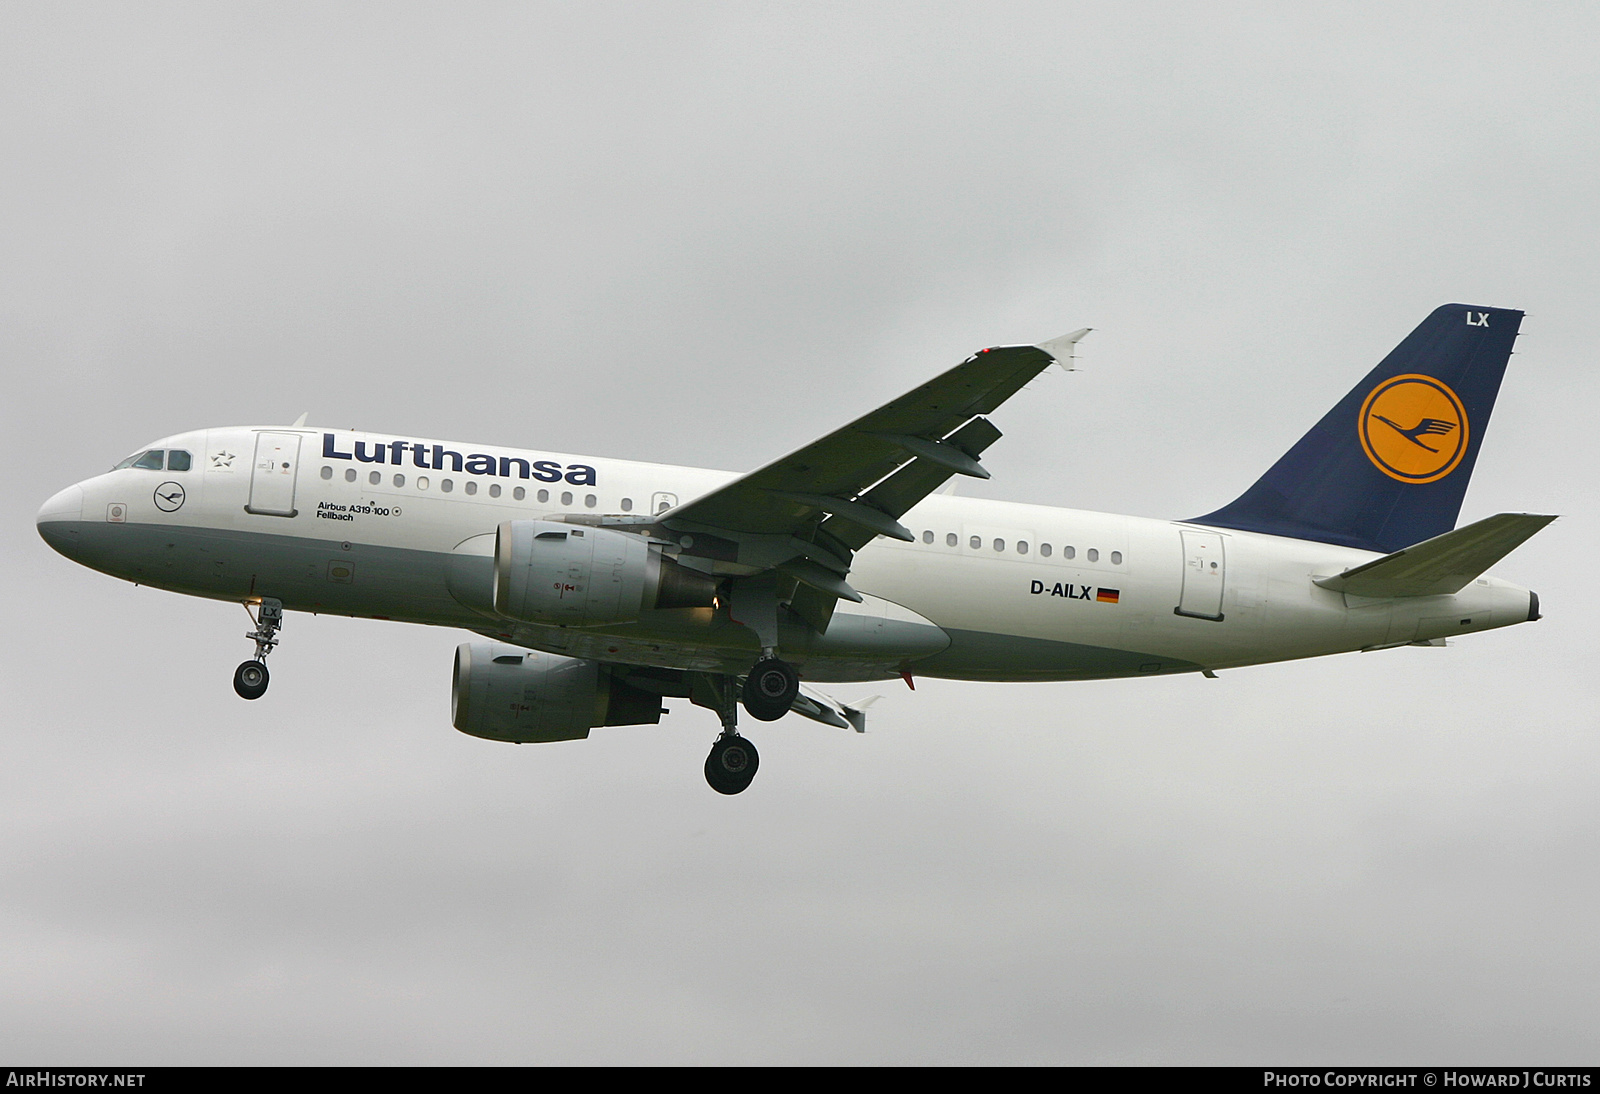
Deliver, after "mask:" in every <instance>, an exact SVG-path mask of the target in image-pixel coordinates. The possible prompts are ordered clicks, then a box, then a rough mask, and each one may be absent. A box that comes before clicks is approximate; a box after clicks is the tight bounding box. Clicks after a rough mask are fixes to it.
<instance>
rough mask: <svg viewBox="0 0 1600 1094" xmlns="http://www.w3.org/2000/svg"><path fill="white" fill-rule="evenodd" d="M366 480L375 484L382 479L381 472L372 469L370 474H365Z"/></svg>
mask: <svg viewBox="0 0 1600 1094" xmlns="http://www.w3.org/2000/svg"><path fill="white" fill-rule="evenodd" d="M367 481H368V482H370V483H371V484H372V485H373V486H377V485H378V484H379V483H380V482H382V481H383V472H381V471H374V472H373V473H372V474H370V475H368V476H367Z"/></svg>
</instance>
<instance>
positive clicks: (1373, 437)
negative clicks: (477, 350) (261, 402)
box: [38, 304, 1555, 794]
mask: <svg viewBox="0 0 1600 1094" xmlns="http://www.w3.org/2000/svg"><path fill="white" fill-rule="evenodd" d="M1521 321H1522V313H1521V312H1519V311H1509V310H1505V309H1499V308H1484V307H1477V306H1468V305H1461V304H1448V305H1445V306H1444V307H1441V308H1439V309H1437V310H1436V311H1434V312H1433V314H1432V315H1430V316H1428V318H1427V319H1425V320H1424V321H1423V322H1422V324H1421V325H1420V326H1419V327H1417V329H1416V330H1415V331H1413V332H1412V333H1411V334H1410V336H1408V337H1407V338H1406V339H1405V340H1404V341H1402V342H1401V343H1400V344H1399V346H1398V347H1396V348H1395V350H1394V351H1393V352H1391V353H1390V354H1389V355H1388V356H1387V357H1385V358H1384V360H1383V361H1382V363H1381V364H1379V365H1378V366H1377V368H1376V369H1374V370H1373V371H1372V372H1371V373H1370V374H1368V376H1367V377H1366V378H1365V379H1364V380H1362V381H1361V382H1360V383H1359V384H1357V385H1356V387H1355V388H1354V389H1353V390H1352V391H1351V392H1350V393H1349V394H1348V395H1346V396H1345V397H1344V399H1343V400H1341V401H1340V402H1339V403H1338V405H1336V406H1335V407H1334V408H1333V409H1332V410H1330V411H1329V412H1328V413H1327V415H1326V416H1324V417H1323V418H1322V420H1321V421H1320V422H1318V423H1317V424H1316V425H1315V426H1313V427H1312V429H1311V431H1310V432H1308V433H1307V434H1306V435H1305V436H1304V437H1303V438H1301V440H1300V441H1299V442H1298V443H1297V444H1295V445H1294V447H1293V448H1291V449H1290V450H1289V451H1288V452H1287V453H1286V454H1285V455H1284V456H1283V457H1282V458H1281V459H1280V460H1278V462H1277V463H1275V464H1274V465H1273V466H1272V467H1271V468H1270V469H1269V470H1268V471H1267V472H1266V474H1265V475H1263V476H1262V477H1261V478H1260V480H1259V481H1257V482H1256V483H1255V485H1253V486H1251V487H1250V489H1249V490H1247V491H1245V493H1244V494H1243V495H1241V496H1240V497H1239V498H1238V499H1237V500H1235V501H1233V502H1232V503H1230V504H1228V505H1225V506H1223V507H1222V508H1221V509H1218V510H1216V511H1215V512H1211V513H1207V514H1206V515H1204V516H1200V517H1195V518H1192V519H1189V520H1155V519H1146V518H1140V517H1130V516H1114V515H1108V514H1104V513H1089V512H1079V511H1076V510H1072V509H1056V508H1050V507H1046V506H1039V505H1023V504H1017V503H1013V502H1003V501H986V500H979V499H973V498H963V497H956V496H953V495H951V494H947V493H942V492H939V491H940V488H941V487H942V486H944V484H945V483H946V481H947V480H948V479H949V478H950V477H951V476H952V475H968V476H976V477H978V478H988V477H989V473H988V471H986V470H985V469H984V468H983V466H982V465H981V464H980V463H979V462H978V461H979V458H980V457H981V456H982V455H983V453H984V452H985V451H986V450H987V449H988V448H989V446H990V445H991V444H993V443H994V442H995V440H996V439H998V438H999V437H1000V431H999V430H998V429H996V428H995V426H994V425H993V424H991V423H990V421H989V418H988V415H990V414H992V413H993V412H994V411H995V410H996V409H997V408H998V407H999V406H1000V405H1001V404H1002V403H1003V402H1005V401H1006V400H1007V399H1008V398H1010V397H1011V396H1012V395H1014V394H1015V393H1016V392H1017V391H1018V390H1020V389H1021V388H1022V387H1023V386H1024V385H1025V384H1027V383H1028V381H1030V380H1032V379H1033V378H1034V377H1035V376H1037V375H1038V374H1039V373H1040V372H1041V371H1043V370H1044V369H1046V368H1048V367H1049V366H1050V364H1051V363H1052V362H1057V361H1059V362H1060V363H1062V364H1063V365H1064V366H1068V367H1070V361H1071V357H1072V352H1073V346H1074V344H1075V343H1076V342H1077V340H1078V339H1079V338H1080V337H1081V336H1082V335H1084V334H1085V333H1087V332H1086V331H1078V332H1076V333H1074V334H1070V335H1066V336H1064V337H1062V338H1059V339H1056V340H1054V341H1052V342H1046V343H1043V344H1041V345H1037V346H1007V347H999V348H995V349H988V350H983V351H981V352H979V353H977V354H974V355H973V356H972V357H970V358H968V359H967V360H966V361H964V362H963V363H961V364H960V365H957V366H956V367H955V368H953V369H951V370H949V371H948V372H946V373H944V374H943V375H941V376H939V377H937V378H936V379H933V380H930V381H929V382H928V383H926V384H924V385H922V386H921V387H919V388H917V389H916V390H915V391H912V392H910V393H909V394H907V395H905V396H902V397H901V398H899V399H896V400H894V401H893V402H891V403H889V404H887V405H885V406H883V407H880V408H879V409H877V410H875V411H873V412H872V413H870V414H867V415H866V416H865V417H862V418H859V419H857V420H856V421H854V422H852V423H850V424H849V425H846V426H844V427H843V428H842V429H839V430H836V431H835V432H833V433H830V434H828V435H827V436H826V437H823V438H822V439H821V440H819V441H817V442H815V443H814V444H810V445H807V446H806V447H804V448H802V449H800V450H799V451H797V452H794V453H791V454H790V455H787V456H784V457H783V458H781V459H778V460H775V461H773V462H772V463H769V464H767V465H766V466H764V467H762V468H760V469H759V470H756V471H752V472H750V473H749V474H746V475H734V474H729V473H725V472H720V471H706V470H699V469H695V468H687V467H673V466H666V465H657V464H645V463H631V462H625V461H621V460H606V459H597V458H591V457H586V456H571V455H564V454H559V453H551V452H532V451H522V450H514V449H509V448H502V447H497V446H493V445H482V444H463V443H460V442H454V441H433V440H426V439H419V438H413V437H409V436H407V437H401V436H396V435H394V434H388V433H360V432H350V431H346V430H325V429H312V428H306V427H303V426H301V425H299V424H298V423H297V425H296V426H291V427H287V428H285V427H279V426H240V427H232V428H224V429H202V430H198V431H195V432H192V433H183V434H179V435H177V436H174V437H167V438H165V439H163V440H160V441H156V442H154V443H153V444H151V445H149V446H148V447H146V448H144V449H141V450H140V451H139V452H137V453H135V454H134V455H132V456H130V457H128V458H127V459H126V460H123V461H122V462H121V463H120V464H118V465H117V466H116V467H115V468H114V469H113V470H111V471H108V472H106V473H105V474H103V475H97V476H95V477H94V478H91V479H87V480H85V481H83V482H80V483H78V484H76V485H74V486H69V487H67V488H66V489H65V490H62V491H61V492H60V493H58V494H56V495H55V496H54V497H52V498H51V499H50V500H49V501H47V502H46V503H45V505H44V507H43V508H42V509H41V510H40V511H39V516H38V527H39V532H40V534H41V535H42V536H43V537H44V539H45V540H46V542H48V543H49V544H50V546H52V547H54V548H55V549H56V550H57V551H59V552H61V553H62V554H63V555H66V556H67V557H68V558H70V559H73V560H74V561H77V562H81V563H82V564H84V565H85V566H90V567H92V568H94V569H96V570H100V571H102V572H104V573H107V574H111V575H113V576H115V577H120V578H124V579H126V580H128V581H134V582H138V583H140V584H145V585H154V586H157V587H159V588H163V589H170V590H173V591H175V592H181V593H188V594H191V595H194V596H203V597H208V598H211V599H214V600H228V601H235V602H239V603H242V604H244V605H245V607H246V610H247V611H250V612H251V619H252V622H253V624H254V629H253V630H252V631H251V632H250V633H249V634H248V635H246V637H247V638H249V639H251V640H253V641H254V642H255V655H254V657H252V658H251V659H250V660H248V661H245V662H244V663H243V664H241V665H240V666H239V668H238V670H237V671H236V672H235V674H234V688H235V689H236V690H237V691H238V693H239V694H240V695H241V696H243V697H244V698H246V699H257V698H260V697H261V695H262V694H263V693H264V692H265V691H266V690H267V680H268V676H267V666H266V657H267V655H268V654H269V653H270V652H271V651H272V648H273V647H274V646H275V645H277V644H278V637H277V635H278V633H279V629H280V627H281V626H282V624H283V613H284V612H285V611H286V610H290V611H300V612H319V613H333V614H338V615H348V616H360V617H365V618H374V619H394V620H402V621H405V622H410V623H431V624H434V625H437V626H447V627H459V628H464V629H466V630H470V631H474V632H476V633H477V634H478V635H480V636H482V638H483V639H484V640H483V641H475V642H466V643H462V644H461V645H460V646H458V647H457V649H456V653H455V677H454V682H453V691H452V700H451V710H452V718H453V721H454V723H455V726H456V728H457V729H459V730H461V731H463V732H464V733H468V734H472V735H474V736H477V737H484V738H488V739H490V740H496V741H512V742H519V743H520V742H533V741H565V740H574V739H577V738H582V737H587V736H588V734H589V731H590V730H591V729H592V728H594V727H596V726H615V725H641V724H653V723H656V722H659V721H660V718H661V715H662V714H663V713H664V710H663V707H662V701H663V698H664V697H668V696H671V697H679V698H687V699H689V700H691V701H692V702H693V703H695V704H698V705H700V706H703V707H707V708H709V709H711V710H713V711H715V712H716V713H717V714H718V715H719V717H720V719H721V723H722V732H721V734H720V736H718V737H717V739H716V742H715V744H714V745H713V747H712V749H711V754H710V755H709V756H708V757H707V759H706V763H705V775H706V779H707V781H708V782H709V783H710V784H711V786H712V787H713V789H715V790H717V791H719V792H721V793H723V794H737V793H739V792H740V791H742V790H744V789H745V788H746V787H747V786H749V784H750V781H751V779H752V778H753V777H754V775H755V772H756V765H757V755H756V750H755V748H754V746H753V745H752V744H751V743H750V742H749V741H748V740H747V739H746V738H745V737H743V736H741V735H740V734H739V732H738V725H737V717H738V707H739V705H740V704H741V703H742V705H743V706H744V709H745V711H746V712H747V713H748V714H749V715H750V716H751V717H752V718H755V719H758V720H762V721H773V720H776V719H778V718H780V717H782V716H783V715H785V714H787V713H790V712H791V711H792V712H795V713H798V714H801V715H804V716H806V717H809V718H812V719H815V720H817V721H820V722H824V723H826V724H829V725H833V726H836V727H838V728H841V729H850V728H853V729H855V730H857V731H861V730H863V729H864V728H865V713H864V712H863V711H862V710H859V709H856V708H853V707H851V706H848V705H846V704H843V703H840V702H838V701H836V700H834V699H832V698H830V697H829V696H827V695H826V694H824V693H822V692H819V691H817V690H815V688H814V686H813V685H814V684H817V683H826V682H829V681H869V680H883V679H893V678H895V677H902V678H904V679H905V681H906V682H907V683H908V684H909V683H912V681H913V679H914V677H915V676H925V677H944V678H949V679H961V680H991V681H1003V680H1088V679H1104V678H1108V677H1136V676H1159V675H1166V674H1170V673H1179V672H1199V673H1204V674H1206V675H1211V674H1213V673H1214V672H1215V671H1216V670H1218V669H1225V668H1233V667H1236V666H1241V665H1253V664H1261V663H1264V662H1270V661H1284V660H1289V659H1292V658H1301V657H1315V656H1319V655H1322V654H1331V653H1340V652H1345V651H1351V650H1380V649H1387V648H1390V647H1396V646H1407V645H1443V644H1444V641H1445V639H1446V638H1448V637H1450V636H1452V635H1459V634H1466V633H1469V632H1473V631H1482V630H1488V629H1490V628H1493V627H1504V626H1509V625H1510V624H1513V623H1522V622H1525V621H1528V620H1534V619H1538V618H1539V598H1538V597H1537V596H1536V595H1535V594H1534V593H1532V592H1530V591H1529V590H1527V589H1524V588H1521V587H1519V586H1516V585H1512V584H1510V583H1508V582H1505V581H1501V580H1499V579H1496V578H1493V577H1488V576H1485V571H1486V570H1487V569H1488V568H1489V567H1490V566H1492V565H1493V564H1495V563H1496V562H1498V561H1499V560H1500V559H1501V558H1503V557H1504V556H1505V555H1506V554H1507V553H1508V552H1510V551H1511V550H1512V549H1513V548H1515V547H1516V546H1517V545H1518V544H1520V543H1522V542H1523V541H1524V540H1526V539H1527V538H1528V537H1529V536H1532V535H1533V534H1534V533H1535V532H1537V531H1538V530H1539V529H1540V528H1542V527H1544V526H1545V525H1546V524H1548V523H1549V522H1550V521H1552V520H1554V519H1555V518H1554V517H1550V516H1539V515H1534V514H1525V513H1501V514H1499V515H1497V516H1491V517H1488V518H1487V519H1484V520H1480V521H1477V522H1476V523H1473V524H1469V525H1467V526H1465V527H1463V528H1456V527H1455V522H1456V517H1457V515H1458V514H1459V512H1460V509H1461V500H1462V496H1463V495H1464V494H1465V492H1466V488H1467V481H1468V479H1469V477H1470V476H1471V474H1472V468H1473V464H1474V462H1475V461H1476V458H1477V454H1478V449H1479V446H1480V445H1481V444H1482V443H1483V434H1484V428H1485V427H1486V426H1487V425H1488V422H1489V415H1490V411H1491V410H1492V409H1493V407H1494V402H1495V396H1496V394H1497V393H1498V391H1499V388H1500V380H1501V377H1502V375H1503V374H1504V372H1505V367H1506V362H1507V360H1508V359H1509V357H1510V354H1511V347H1512V343H1513V342H1514V341H1515V340H1516V336H1517V330H1518V327H1519V325H1520V324H1521Z"/></svg>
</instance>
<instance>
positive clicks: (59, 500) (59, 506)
mask: <svg viewBox="0 0 1600 1094" xmlns="http://www.w3.org/2000/svg"><path fill="white" fill-rule="evenodd" d="M82 519H83V487H81V486H76V485H74V486H69V487H67V488H66V489H65V490H62V491H61V492H60V493H58V494H56V495H55V496H54V497H52V498H51V499H50V500H49V501H47V502H45V503H44V504H43V505H41V506H40V507H39V516H38V526H39V535H40V536H42V537H43V538H44V541H45V542H46V543H48V544H49V545H50V546H52V547H54V548H55V549H56V550H58V551H60V552H61V553H62V554H67V543H68V539H69V538H70V536H69V532H68V529H69V528H70V527H71V526H72V525H73V524H75V523H76V522H78V521H81V520H82Z"/></svg>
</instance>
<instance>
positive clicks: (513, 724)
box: [450, 642, 661, 744]
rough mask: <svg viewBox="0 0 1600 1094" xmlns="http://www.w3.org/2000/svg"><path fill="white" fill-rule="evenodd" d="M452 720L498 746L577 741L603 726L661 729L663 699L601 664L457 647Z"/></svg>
mask: <svg viewBox="0 0 1600 1094" xmlns="http://www.w3.org/2000/svg"><path fill="white" fill-rule="evenodd" d="M450 720H451V722H452V723H454V725H455V727H456V728H457V729H459V730H460V731H461V732H463V733H469V734H471V735H472V736H474V737H484V738H486V739H488V740H491V741H515V742H517V743H519V744H520V743H523V742H534V741H539V742H544V741H575V740H578V739H580V738H583V737H587V736H588V735H589V730H590V729H592V728H594V727H595V726H636V725H654V724H655V723H657V722H659V721H661V696H659V695H657V694H655V693H654V692H649V691H643V690H641V689H639V688H636V687H631V686H630V685H628V684H626V683H624V682H623V681H622V680H620V679H618V678H617V677H616V676H614V675H613V674H612V672H611V670H609V669H607V668H606V667H605V666H603V665H601V664H600V663H599V662H597V661H589V660H585V659H584V658H581V657H560V656H557V655H556V654H553V653H539V652H538V651H536V650H525V649H521V648H519V647H517V646H507V645H502V644H501V643H499V642H463V643H462V644H461V645H459V646H457V647H456V667H455V680H454V682H453V683H452V685H451V690H450Z"/></svg>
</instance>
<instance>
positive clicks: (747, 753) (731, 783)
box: [694, 673, 761, 794]
mask: <svg viewBox="0 0 1600 1094" xmlns="http://www.w3.org/2000/svg"><path fill="white" fill-rule="evenodd" d="M737 691H738V686H737V683H736V682H735V679H734V678H733V677H732V676H720V675H718V676H713V675H711V674H709V673H708V674H706V675H704V676H700V677H699V678H698V679H697V680H696V682H695V692H696V693H697V695H696V696H695V697H694V701H695V702H697V703H699V704H700V705H701V706H708V707H711V708H712V709H713V710H715V711H716V712H717V716H718V717H720V718H721V719H722V734H721V736H719V737H718V738H717V740H716V743H715V744H713V745H712V746H711V755H709V756H707V757H706V782H708V783H710V784H711V789H713V790H715V791H716V792H717V793H718V794H738V793H740V792H742V791H743V790H744V789H745V788H746V787H748V786H749V785H750V781H751V780H752V779H754V778H755V777H756V768H757V767H759V766H760V764H761V757H760V756H759V755H757V753H756V746H755V745H753V744H751V743H750V742H749V741H748V740H746V739H745V738H744V737H741V736H739V703H738V697H737Z"/></svg>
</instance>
